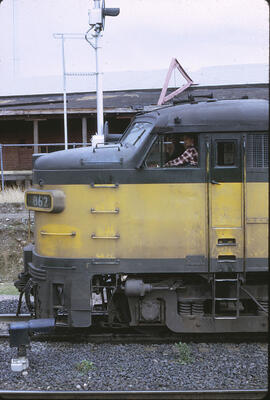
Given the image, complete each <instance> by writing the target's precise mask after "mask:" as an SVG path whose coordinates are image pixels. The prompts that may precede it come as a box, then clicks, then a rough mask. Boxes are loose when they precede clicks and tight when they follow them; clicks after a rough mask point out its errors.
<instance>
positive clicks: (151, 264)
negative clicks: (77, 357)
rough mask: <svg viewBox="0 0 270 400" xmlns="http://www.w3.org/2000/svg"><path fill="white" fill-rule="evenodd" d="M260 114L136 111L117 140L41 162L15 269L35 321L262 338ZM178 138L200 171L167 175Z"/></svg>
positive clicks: (220, 105)
mask: <svg viewBox="0 0 270 400" xmlns="http://www.w3.org/2000/svg"><path fill="white" fill-rule="evenodd" d="M267 118H268V113H267V102H265V101H262V100H258V101H256V100H239V101H219V102H206V103H199V104H187V105H182V106H175V107H168V108H164V109H161V110H157V111H154V112H152V113H146V114H142V115H139V116H137V117H136V118H135V120H134V121H133V122H132V124H131V126H130V127H129V128H128V129H127V132H126V133H125V134H124V135H123V138H122V139H121V140H120V142H119V143H116V144H114V145H104V146H100V147H97V148H94V149H93V148H85V149H76V150H69V151H63V152H57V153H53V154H50V155H47V156H40V157H38V158H37V159H36V161H35V164H34V185H33V188H32V189H31V190H30V191H28V192H27V193H26V206H27V208H29V209H32V210H35V245H34V247H33V246H32V247H29V246H28V247H27V248H26V250H25V272H24V278H25V277H27V278H28V280H31V282H32V284H31V285H30V287H31V294H33V295H34V298H35V304H34V308H33V312H34V313H35V315H36V316H37V317H39V318H40V317H41V318H46V317H55V318H56V320H57V319H58V318H59V319H62V320H63V319H64V321H66V324H67V325H68V326H90V325H94V324H95V323H98V322H99V321H101V320H102V323H103V324H104V323H105V324H107V325H114V326H115V324H119V326H123V325H124V326H137V325H154V326H155V325H157V326H160V325H166V326H167V327H169V328H170V329H171V330H173V331H176V332H193V331H200V332H216V331H219V332H223V331H265V330H266V329H267V312H268V289H267V282H266V278H267V273H268V261H267V260H268V175H267V173H268V171H267V166H268V165H267V163H268V158H267V157H268V153H267V146H268V134H267V133H266V130H267ZM179 121H180V122H179ZM187 134H189V135H190V134H192V135H193V136H194V138H195V142H196V147H197V149H198V153H199V161H198V165H196V166H188V165H187V166H185V167H178V168H177V167H175V168H171V167H170V168H169V167H168V165H167V164H166V159H165V157H166V156H165V150H166V144H167V143H168V142H169V141H170V140H174V141H175V140H176V139H177V141H178V142H181V141H182V139H183V135H187ZM31 196H32V197H31ZM35 196H36V197H35ZM38 196H39V197H38ZM42 196H45V197H46V196H47V198H46V199H47V200H48V201H49V203H50V204H49V203H48V204H49V206H48V207H47V206H46V204H45V203H42V201H43V200H42ZM45 197H44V199H45ZM31 199H32V200H33V199H34V200H33V201H34V203H33V201H32V200H31ZM39 200H40V203H39V202H38V201H39ZM47 200H46V201H47ZM44 205H45V206H44ZM53 207H54V208H53ZM28 286H29V285H28ZM21 287H22V285H21ZM22 290H23V289H22ZM94 293H95V295H96V296H97V297H99V301H97V300H94V297H95V296H94Z"/></svg>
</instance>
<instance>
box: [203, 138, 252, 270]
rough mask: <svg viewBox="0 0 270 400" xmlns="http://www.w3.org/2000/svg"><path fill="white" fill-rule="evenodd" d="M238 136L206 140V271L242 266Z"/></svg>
mask: <svg viewBox="0 0 270 400" xmlns="http://www.w3.org/2000/svg"><path fill="white" fill-rule="evenodd" d="M241 145H242V143H241V138H240V137H238V138H237V137H236V136H235V135H233V134H226V135H225V134H215V135H212V136H211V141H210V142H208V215H209V219H208V223H209V228H208V229H209V230H208V243H209V249H208V253H209V254H208V257H209V267H210V271H209V272H241V271H243V268H244V226H245V224H244V182H243V180H244V179H243V176H244V174H243V164H244V163H243V159H242V158H243V154H244V152H243V151H242V148H241Z"/></svg>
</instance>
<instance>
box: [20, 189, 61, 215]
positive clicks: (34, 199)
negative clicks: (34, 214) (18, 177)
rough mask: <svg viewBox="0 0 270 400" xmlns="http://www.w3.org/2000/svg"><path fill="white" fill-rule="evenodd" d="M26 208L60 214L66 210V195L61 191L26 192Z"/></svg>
mask: <svg viewBox="0 0 270 400" xmlns="http://www.w3.org/2000/svg"><path fill="white" fill-rule="evenodd" d="M24 198H25V207H26V208H27V209H28V210H33V211H45V212H53V213H59V212H61V211H63V210H64V208H65V194H64V193H63V192H61V191H60V190H31V189H30V190H26V191H25V197H24Z"/></svg>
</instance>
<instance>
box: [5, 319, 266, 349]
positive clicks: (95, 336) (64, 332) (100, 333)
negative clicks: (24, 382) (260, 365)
mask: <svg viewBox="0 0 270 400" xmlns="http://www.w3.org/2000/svg"><path fill="white" fill-rule="evenodd" d="M30 319H32V317H31V315H30V314H20V315H19V316H18V317H17V316H16V314H0V338H8V337H9V324H10V323H11V322H19V321H28V320H30ZM32 340H39V341H62V340H64V341H65V340H69V341H70V342H73V341H76V342H78V341H80V340H88V341H89V342H92V343H143V344H145V343H153V344H154V343H155V344H161V343H176V342H179V341H185V342H205V341H207V342H211V343H213V342H234V343H241V342H244V341H245V342H254V341H255V342H266V341H268V336H267V334H266V333H259V334H253V335H252V334H249V333H241V334H237V333H233V334H229V333H226V334H220V333H219V334H201V333H200V334H194V333H193V334H177V333H173V332H170V331H169V330H168V329H166V328H161V329H159V330H157V329H151V328H149V329H145V328H144V329H140V328H129V329H128V328H126V329H111V330H109V329H108V328H107V329H102V328H92V327H91V328H69V329H67V328H66V327H64V326H63V325H61V324H59V325H58V324H56V328H55V330H54V331H53V332H52V333H50V334H41V333H35V334H34V335H33V336H32Z"/></svg>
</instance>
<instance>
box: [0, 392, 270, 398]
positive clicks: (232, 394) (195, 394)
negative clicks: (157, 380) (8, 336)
mask: <svg viewBox="0 0 270 400" xmlns="http://www.w3.org/2000/svg"><path fill="white" fill-rule="evenodd" d="M267 393H268V392H267V390H264V389H251V390H207V391H205V390H202V391H196V390H194V391H193V390H192V391H119V392H116V391H115V392H114V391H111V392H105V391H95V392H94V391H93V392H86V391H85V392H84V391H74V392H64V391H58V392H52V391H27V392H21V391H9V390H6V391H0V397H1V399H2V400H10V399H16V400H17V399H21V400H24V399H27V400H43V399H44V400H68V399H72V400H73V399H91V400H121V399H126V400H137V399H138V400H143V399H145V400H153V399H157V400H212V399H213V400H248V399H249V400H258V399H263V398H264V397H265V396H266V394H267Z"/></svg>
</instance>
